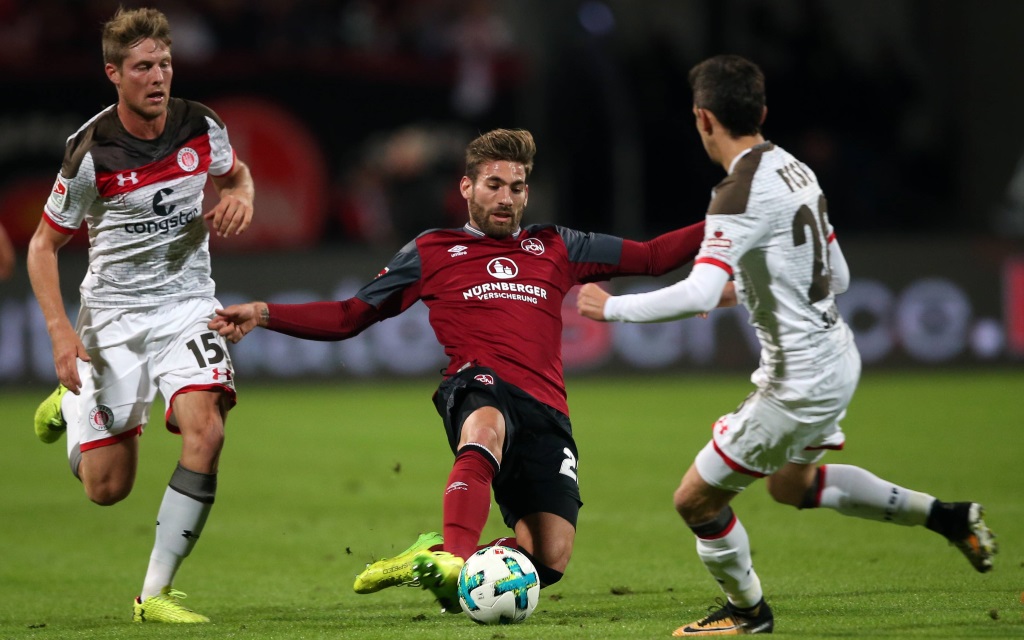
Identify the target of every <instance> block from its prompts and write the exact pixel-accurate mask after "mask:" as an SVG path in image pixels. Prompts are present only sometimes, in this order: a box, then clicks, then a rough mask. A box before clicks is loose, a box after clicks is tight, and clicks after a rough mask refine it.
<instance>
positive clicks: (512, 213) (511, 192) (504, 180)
mask: <svg viewBox="0 0 1024 640" xmlns="http://www.w3.org/2000/svg"><path fill="white" fill-rule="evenodd" d="M459 187H460V190H461V191H462V197H463V198H465V199H466V202H467V204H468V205H469V223H470V224H471V225H472V226H474V227H476V228H477V229H479V230H481V231H483V232H484V233H485V234H487V235H488V236H489V237H491V238H496V239H498V240H500V239H502V238H507V237H509V236H510V235H512V234H513V233H515V232H516V230H518V229H519V223H520V221H521V220H522V219H523V210H524V209H526V201H527V200H528V199H529V195H530V188H529V187H528V186H527V184H526V168H525V167H524V166H523V165H522V163H519V162H509V161H507V160H499V161H496V162H491V163H488V164H486V165H484V166H482V167H480V173H479V174H478V175H477V179H476V182H473V181H471V180H470V179H469V178H468V177H466V176H463V177H462V183H461V184H460V185H459Z"/></svg>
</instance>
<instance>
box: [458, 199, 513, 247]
mask: <svg viewBox="0 0 1024 640" xmlns="http://www.w3.org/2000/svg"><path fill="white" fill-rule="evenodd" d="M501 212H502V213H508V215H510V216H511V218H510V219H509V220H508V221H507V222H505V221H495V220H494V219H493V218H491V215H490V213H488V212H487V211H486V210H485V209H484V208H483V207H482V206H480V205H479V204H477V203H476V202H474V201H472V200H470V201H469V219H470V220H471V221H472V222H473V224H474V225H475V226H476V227H477V228H478V229H480V230H481V231H483V232H484V235H486V236H487V237H488V238H494V239H495V240H504V239H505V238H507V237H509V236H511V235H512V234H513V233H515V232H516V230H518V229H519V221H520V220H522V219H523V210H522V209H519V210H518V211H516V210H515V209H514V208H513V209H507V210H506V209H502V210H501Z"/></svg>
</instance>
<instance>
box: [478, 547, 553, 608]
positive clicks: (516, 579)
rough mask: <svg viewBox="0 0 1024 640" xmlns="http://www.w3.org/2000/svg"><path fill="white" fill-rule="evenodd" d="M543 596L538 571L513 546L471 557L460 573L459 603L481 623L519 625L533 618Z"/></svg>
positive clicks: (486, 551)
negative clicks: (532, 614) (532, 615)
mask: <svg viewBox="0 0 1024 640" xmlns="http://www.w3.org/2000/svg"><path fill="white" fill-rule="evenodd" d="M539 597H540V578H539V577H538V576H537V569H535V568H534V566H533V563H532V562H530V559H529V558H527V557H526V556H525V555H523V554H522V553H520V552H519V551H516V550H515V549H512V548H510V547H501V546H494V547H487V548H485V549H481V550H480V551H477V552H476V553H474V554H473V555H471V556H469V559H467V560H466V564H465V565H463V567H462V573H460V574H459V604H460V605H462V610H463V611H465V612H466V615H467V616H469V617H470V619H471V620H473V622H476V623H478V624H515V623H517V622H522V621H523V620H526V619H527V618H528V617H530V614H531V613H533V610H534V609H535V608H537V600H538V598H539Z"/></svg>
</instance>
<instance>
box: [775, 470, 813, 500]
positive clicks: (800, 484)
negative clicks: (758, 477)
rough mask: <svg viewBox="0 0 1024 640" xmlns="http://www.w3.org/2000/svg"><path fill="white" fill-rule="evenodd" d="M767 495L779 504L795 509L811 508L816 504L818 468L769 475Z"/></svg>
mask: <svg viewBox="0 0 1024 640" xmlns="http://www.w3.org/2000/svg"><path fill="white" fill-rule="evenodd" d="M767 485H768V495H770V496H771V497H772V499H773V500H775V501H776V502H778V503H780V504H788V505H789V506H791V507H796V508H797V509H811V508H814V507H817V506H818V492H819V490H818V488H819V486H820V470H819V469H808V470H807V471H806V472H803V471H801V473H784V472H783V473H777V474H775V475H772V476H769V477H768V481H767Z"/></svg>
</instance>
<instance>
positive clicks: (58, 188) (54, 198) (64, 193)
mask: <svg viewBox="0 0 1024 640" xmlns="http://www.w3.org/2000/svg"><path fill="white" fill-rule="evenodd" d="M47 204H48V205H49V208H50V211H52V212H54V213H60V212H62V211H64V210H65V209H66V208H67V206H68V183H67V181H66V180H65V179H64V177H63V176H62V175H60V174H59V173H58V174H57V180H56V181H55V182H54V183H53V189H52V190H51V191H50V199H49V202H48V203H47Z"/></svg>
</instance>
